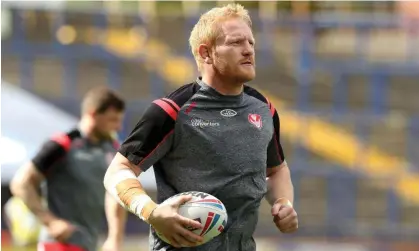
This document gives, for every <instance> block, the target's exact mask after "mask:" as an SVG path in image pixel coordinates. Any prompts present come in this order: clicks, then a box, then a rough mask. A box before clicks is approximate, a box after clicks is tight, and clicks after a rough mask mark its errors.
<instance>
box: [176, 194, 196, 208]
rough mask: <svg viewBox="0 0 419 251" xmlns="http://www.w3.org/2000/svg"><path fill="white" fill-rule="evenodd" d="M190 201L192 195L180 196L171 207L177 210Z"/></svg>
mask: <svg viewBox="0 0 419 251" xmlns="http://www.w3.org/2000/svg"><path fill="white" fill-rule="evenodd" d="M191 199H192V195H181V196H179V197H178V198H176V199H175V200H174V201H173V206H175V207H176V208H179V206H180V205H182V204H184V203H186V202H188V201H190V200H191Z"/></svg>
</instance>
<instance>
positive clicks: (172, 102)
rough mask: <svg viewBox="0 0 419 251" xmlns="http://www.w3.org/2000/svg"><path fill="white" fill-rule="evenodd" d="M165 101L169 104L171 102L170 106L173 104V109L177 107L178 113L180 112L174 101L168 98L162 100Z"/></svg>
mask: <svg viewBox="0 0 419 251" xmlns="http://www.w3.org/2000/svg"><path fill="white" fill-rule="evenodd" d="M162 99H163V100H164V101H167V102H169V103H170V104H172V105H173V107H175V109H176V110H177V111H179V110H180V107H179V106H178V105H177V104H176V103H175V102H174V101H173V100H171V99H168V98H162Z"/></svg>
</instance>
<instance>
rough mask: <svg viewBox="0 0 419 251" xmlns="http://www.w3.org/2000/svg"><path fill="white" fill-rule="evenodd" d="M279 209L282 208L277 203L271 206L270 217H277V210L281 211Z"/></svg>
mask: <svg viewBox="0 0 419 251" xmlns="http://www.w3.org/2000/svg"><path fill="white" fill-rule="evenodd" d="M281 207H282V205H281V204H279V203H275V204H274V205H273V206H272V209H271V214H272V216H276V215H278V212H279V210H280V209H281Z"/></svg>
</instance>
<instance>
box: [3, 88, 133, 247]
mask: <svg viewBox="0 0 419 251" xmlns="http://www.w3.org/2000/svg"><path fill="white" fill-rule="evenodd" d="M124 110H125V102H124V101H123V100H122V99H121V97H119V95H118V94H116V93H115V92H114V91H112V90H110V89H108V88H106V87H96V88H93V89H92V90H90V91H89V92H88V93H87V94H86V96H85V97H84V99H83V103H82V111H81V112H82V117H81V120H80V122H79V124H78V126H77V127H76V128H74V129H72V130H70V131H69V132H66V133H59V134H57V135H54V136H53V137H51V138H50V139H49V140H47V141H46V142H45V143H44V144H43V146H42V147H41V148H40V150H39V151H38V153H37V154H36V155H35V156H34V157H33V158H32V160H31V161H30V162H29V163H27V164H26V165H24V166H23V167H22V168H20V170H19V171H18V172H17V174H16V175H15V177H14V178H13V180H12V182H11V191H12V193H13V195H14V196H15V197H17V198H19V199H21V200H22V201H23V202H24V203H25V205H26V206H27V207H28V208H29V209H30V210H31V211H32V213H33V214H34V215H35V216H36V217H37V218H38V219H39V220H40V222H41V223H42V224H43V227H42V229H41V232H40V234H39V242H38V250H43V251H50V250H51V251H82V250H84V251H93V250H96V246H97V240H98V235H99V233H100V231H101V229H102V227H103V223H104V222H103V217H102V216H103V209H104V206H105V204H106V208H105V209H106V210H105V211H106V215H107V220H108V227H109V231H108V233H109V234H108V239H107V240H106V242H105V246H104V248H105V250H112V251H115V250H118V249H119V248H120V244H121V242H122V236H123V230H124V227H125V219H126V210H125V209H124V208H123V207H121V206H120V205H119V204H118V203H117V202H116V201H115V200H114V199H113V198H112V197H110V195H106V199H105V193H106V190H105V189H104V188H103V183H102V182H103V177H104V175H105V172H106V169H107V167H108V165H109V164H110V161H111V160H112V158H113V157H114V155H115V152H116V150H117V148H118V147H119V145H118V141H117V139H116V137H115V135H116V134H115V133H116V131H118V130H119V129H120V127H121V123H122V120H123V114H124ZM51 123H53V121H52V122H51ZM42 184H45V186H46V188H47V189H46V194H44V197H45V198H46V202H47V206H45V205H44V204H43V203H42V200H41V194H40V192H39V191H40V187H41V185H42ZM105 200H106V203H105Z"/></svg>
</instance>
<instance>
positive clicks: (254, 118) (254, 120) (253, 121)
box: [248, 114, 262, 129]
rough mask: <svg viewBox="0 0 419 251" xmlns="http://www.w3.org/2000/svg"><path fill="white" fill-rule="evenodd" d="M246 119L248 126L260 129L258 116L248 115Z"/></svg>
mask: <svg viewBox="0 0 419 251" xmlns="http://www.w3.org/2000/svg"><path fill="white" fill-rule="evenodd" d="M248 119H249V122H250V124H252V125H254V126H256V128H258V129H260V128H262V117H261V116H260V115H259V114H249V116H248Z"/></svg>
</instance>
